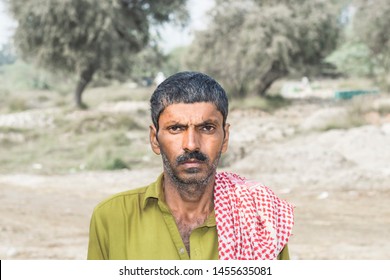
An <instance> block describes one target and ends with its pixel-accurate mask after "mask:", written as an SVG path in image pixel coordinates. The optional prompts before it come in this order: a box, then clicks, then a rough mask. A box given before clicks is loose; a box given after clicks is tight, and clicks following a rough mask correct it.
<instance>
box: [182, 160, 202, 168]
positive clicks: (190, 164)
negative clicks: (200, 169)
mask: <svg viewBox="0 0 390 280" xmlns="http://www.w3.org/2000/svg"><path fill="white" fill-rule="evenodd" d="M203 163H204V162H203V161H200V160H197V159H190V160H186V161H184V162H183V163H182V164H183V165H184V166H186V167H195V166H199V165H200V164H203Z"/></svg>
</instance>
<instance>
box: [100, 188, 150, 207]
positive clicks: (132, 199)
mask: <svg viewBox="0 0 390 280" xmlns="http://www.w3.org/2000/svg"><path fill="white" fill-rule="evenodd" d="M148 187H149V186H144V187H140V188H136V189H133V190H129V191H124V192H120V193H117V194H114V195H112V196H110V197H108V198H106V199H104V200H103V201H101V202H100V203H99V204H98V205H97V206H96V207H95V209H94V212H102V211H103V212H104V211H107V210H114V209H115V208H122V207H123V206H124V205H126V204H133V203H137V204H138V203H140V202H141V200H142V199H143V197H144V196H145V193H146V190H147V189H148Z"/></svg>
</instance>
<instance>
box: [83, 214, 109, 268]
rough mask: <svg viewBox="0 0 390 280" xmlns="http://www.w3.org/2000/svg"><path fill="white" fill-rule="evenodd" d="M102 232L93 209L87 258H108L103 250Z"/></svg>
mask: <svg viewBox="0 0 390 280" xmlns="http://www.w3.org/2000/svg"><path fill="white" fill-rule="evenodd" d="M103 244H104V233H103V232H102V225H101V223H99V219H98V215H97V213H96V212H95V211H94V213H93V214H92V218H91V223H90V227H89V243H88V255H87V259H88V260H105V259H107V258H108V256H107V252H105V250H104V246H103Z"/></svg>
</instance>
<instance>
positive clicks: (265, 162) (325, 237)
mask: <svg viewBox="0 0 390 280" xmlns="http://www.w3.org/2000/svg"><path fill="white" fill-rule="evenodd" d="M369 102H370V106H371V107H370V108H371V109H370V108H369V109H368V110H364V111H362V112H360V113H361V114H360V115H359V117H360V118H362V120H364V125H362V126H358V127H354V126H349V124H351V122H350V116H351V112H350V107H348V106H349V105H347V103H345V102H336V101H334V100H324V99H318V100H309V99H300V100H296V101H294V102H293V104H292V105H291V106H288V107H284V108H282V109H280V110H278V111H276V112H274V113H266V112H263V111H259V110H255V109H253V110H235V111H232V112H231V114H230V116H229V122H230V123H231V141H230V147H229V151H228V154H226V156H224V157H223V159H222V162H221V169H225V170H230V171H234V172H237V173H240V174H242V175H245V176H247V177H248V178H253V179H256V180H259V181H261V182H263V183H264V184H265V185H268V186H269V187H271V188H272V189H274V191H275V192H276V193H277V194H278V195H279V196H281V197H282V198H284V199H286V200H288V201H289V202H291V203H293V204H294V205H295V227H294V234H293V236H292V238H291V240H290V243H289V244H290V245H289V246H290V255H291V258H293V259H389V258H390V242H389V241H388V237H389V236H390V204H389V201H390V115H389V113H383V112H386V110H380V108H382V109H383V108H384V107H386V106H387V105H386V104H390V102H389V97H386V96H381V97H377V98H375V99H374V100H373V99H370V100H369ZM363 103H365V101H363ZM381 106H382V107H381ZM386 108H390V107H386ZM0 122H1V120H0ZM332 127H333V129H332ZM156 160H158V159H156ZM154 166H155V165H154ZM160 170H161V169H160V168H155V167H153V168H143V169H138V170H123V171H104V172H103V171H102V172H100V171H99V172H95V171H94V172H91V171H88V172H79V173H75V174H69V175H55V174H52V175H39V174H26V173H23V174H20V173H17V172H16V173H12V174H5V173H1V174H0V191H1V193H0V221H1V223H0V259H85V258H86V251H87V243H88V227H89V219H90V215H91V213H92V210H93V207H94V206H95V205H96V204H97V203H98V202H99V201H101V200H102V199H103V198H105V197H107V196H109V195H111V194H114V193H116V192H119V191H122V190H127V189H130V188H134V187H137V186H141V185H144V184H147V183H149V182H150V181H151V180H154V179H155V178H156V177H157V175H158V174H159V172H160Z"/></svg>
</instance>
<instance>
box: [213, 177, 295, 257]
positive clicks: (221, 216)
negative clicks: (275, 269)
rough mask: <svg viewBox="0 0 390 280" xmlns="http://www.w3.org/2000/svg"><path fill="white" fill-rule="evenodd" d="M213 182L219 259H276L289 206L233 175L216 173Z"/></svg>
mask: <svg viewBox="0 0 390 280" xmlns="http://www.w3.org/2000/svg"><path fill="white" fill-rule="evenodd" d="M215 182H216V184H215V188H214V204H215V217H216V223H217V232H218V251H219V259H221V260H272V259H276V258H277V256H278V254H279V253H280V252H281V251H282V249H283V247H284V246H285V245H286V244H287V241H288V239H289V237H290V235H291V230H292V226H293V223H294V222H293V206H292V205H291V204H289V203H288V202H286V201H284V200H281V199H279V198H278V197H277V196H276V195H275V194H274V193H273V191H272V190H270V189H269V188H267V187H265V186H262V185H261V184H259V183H256V182H254V181H248V180H246V179H245V178H243V177H240V176H239V175H236V174H233V173H228V172H218V173H217V174H216V181H215Z"/></svg>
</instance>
